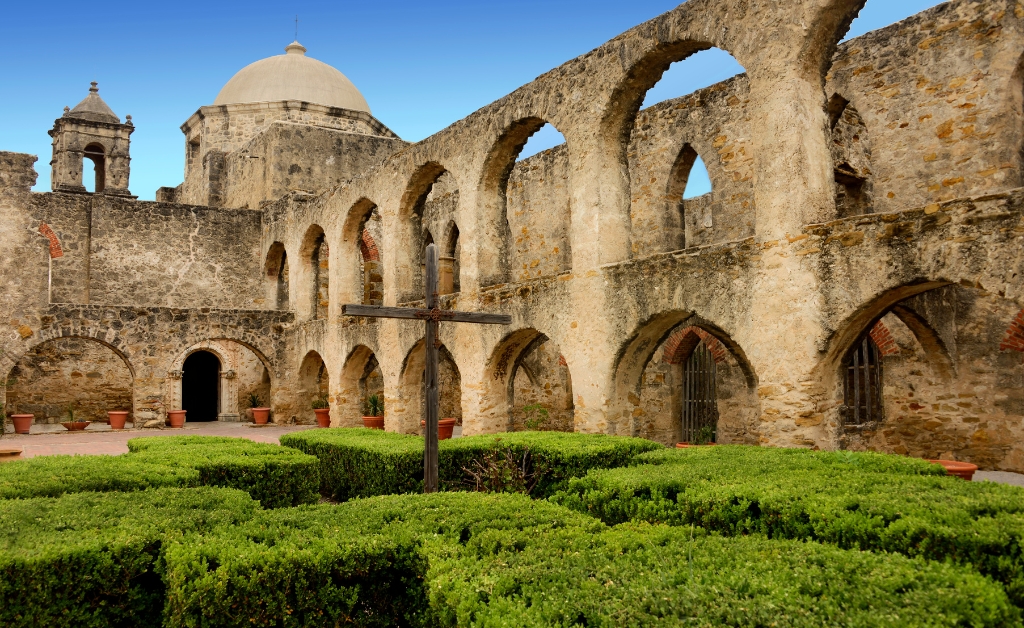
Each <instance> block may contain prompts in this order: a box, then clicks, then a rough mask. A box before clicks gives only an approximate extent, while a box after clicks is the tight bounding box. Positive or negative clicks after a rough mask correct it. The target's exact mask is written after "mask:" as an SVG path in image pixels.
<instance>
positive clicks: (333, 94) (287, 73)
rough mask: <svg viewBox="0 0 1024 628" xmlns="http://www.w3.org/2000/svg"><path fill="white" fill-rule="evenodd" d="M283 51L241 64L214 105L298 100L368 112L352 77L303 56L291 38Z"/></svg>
mask: <svg viewBox="0 0 1024 628" xmlns="http://www.w3.org/2000/svg"><path fill="white" fill-rule="evenodd" d="M284 50H285V53H286V54H283V55H277V56H274V57H268V58H266V59H262V60H260V61H257V62H255V63H250V64H249V65H247V66H245V67H244V68H242V69H241V70H240V71H239V72H238V73H237V74H235V75H234V76H233V77H231V80H230V81H228V82H227V84H226V85H225V86H224V88H223V89H221V90H220V93H219V94H217V99H216V100H214V101H213V104H214V105H233V104H241V103H255V102H276V101H281V100H301V101H303V102H308V103H313V104H317V105H324V106H327V107H340V108H342V109H351V110H353V111H363V112H365V113H370V106H369V105H368V104H367V103H366V99H365V98H363V95H362V94H361V93H359V90H358V89H356V86H355V85H353V84H352V81H350V80H348V77H346V76H345V75H344V74H342V73H341V72H339V71H338V70H336V69H334V68H332V67H331V66H329V65H327V64H326V63H324V62H322V61H317V60H316V59H313V58H311V57H307V56H306V48H305V47H304V46H303V45H302V44H300V43H299V42H297V41H293V42H292V43H291V44H289V45H288V47H286V48H285V49H284Z"/></svg>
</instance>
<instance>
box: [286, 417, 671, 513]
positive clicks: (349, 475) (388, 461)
mask: <svg viewBox="0 0 1024 628" xmlns="http://www.w3.org/2000/svg"><path fill="white" fill-rule="evenodd" d="M281 444H282V445H285V446H287V447H294V448H296V449H299V450H300V451H303V452H305V453H308V454H312V455H314V456H316V457H317V458H318V459H319V460H320V482H321V486H320V491H321V493H322V494H324V495H327V496H330V497H332V498H333V499H336V500H338V501H344V500H347V499H352V498H355V497H371V496H374V495H389V494H398V493H419V492H422V491H423V438H422V437H420V436H409V435H403V434H395V433H393V432H383V431H381V430H368V429H364V428H333V429H323V430H311V431H307V432H296V433H293V434H286V435H285V436H282V437H281ZM499 448H504V449H507V450H508V451H509V452H510V455H512V456H513V457H515V458H521V457H522V456H523V455H524V454H525V453H526V450H527V449H529V456H528V457H529V462H530V464H529V467H528V468H527V469H526V473H525V474H526V475H529V476H532V477H533V480H534V481H535V486H534V488H533V492H532V494H533V495H535V496H540V497H547V496H549V495H551V494H553V493H554V492H555V491H557V490H560V489H561V488H564V486H565V483H566V482H567V481H568V480H569V479H570V478H574V477H581V476H583V475H585V474H586V472H587V471H589V470H590V469H603V468H609V467H615V466H622V465H626V464H629V462H630V461H631V460H632V459H633V457H635V456H636V455H637V454H640V453H643V452H646V451H652V450H655V449H663V447H662V446H661V445H659V444H657V443H653V442H651V441H647V440H643V439H639V438H625V437H614V436H604V435H599V434H566V433H561V432H518V433H509V434H495V435H487V436H471V437H467V438H457V439H452V440H445V441H441V442H440V444H439V448H438V468H439V472H438V480H439V486H440V488H441V490H445V491H457V490H465V489H467V488H473V478H472V477H471V476H469V475H468V474H467V472H466V471H465V470H466V469H473V468H475V465H474V462H475V461H483V460H484V457H485V456H486V455H487V453H488V452H491V451H494V450H496V449H499Z"/></svg>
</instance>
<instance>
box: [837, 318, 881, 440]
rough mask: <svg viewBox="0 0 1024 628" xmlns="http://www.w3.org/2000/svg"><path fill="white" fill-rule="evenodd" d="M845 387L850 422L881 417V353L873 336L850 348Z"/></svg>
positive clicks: (860, 421)
mask: <svg viewBox="0 0 1024 628" xmlns="http://www.w3.org/2000/svg"><path fill="white" fill-rule="evenodd" d="M844 388H845V393H844V397H845V401H844V403H845V405H846V408H847V410H846V417H845V421H846V424H847V425H863V424H865V423H871V422H875V421H881V420H882V417H883V414H882V354H881V352H880V351H879V350H878V345H876V344H875V341H874V340H872V339H871V337H870V336H867V335H865V336H864V338H862V339H861V341H860V342H859V343H858V344H857V345H856V346H855V347H854V348H853V350H852V351H850V355H849V357H848V358H847V359H846V378H845V386H844Z"/></svg>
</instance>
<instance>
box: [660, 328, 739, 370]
mask: <svg viewBox="0 0 1024 628" xmlns="http://www.w3.org/2000/svg"><path fill="white" fill-rule="evenodd" d="M701 340H703V341H704V344H705V345H707V347H708V350H710V351H711V356H712V357H714V359H715V364H721V363H722V362H725V357H726V354H727V353H728V350H727V349H726V348H725V345H723V344H722V342H721V341H720V340H719V339H718V338H715V337H714V336H712V335H711V334H709V333H708V332H706V331H704V330H703V329H701V328H700V327H695V326H691V327H687V328H685V329H681V330H679V331H677V332H676V333H674V334H672V335H671V336H670V337H669V339H668V340H667V341H666V345H665V356H664V358H662V359H663V361H664V362H665V363H666V364H682V363H683V362H685V361H686V360H687V359H688V358H689V357H690V354H691V353H693V350H694V349H696V348H697V345H699V344H700V341H701Z"/></svg>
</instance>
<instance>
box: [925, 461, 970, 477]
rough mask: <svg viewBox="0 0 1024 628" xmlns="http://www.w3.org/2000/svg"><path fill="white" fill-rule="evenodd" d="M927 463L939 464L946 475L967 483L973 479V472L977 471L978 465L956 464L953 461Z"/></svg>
mask: <svg viewBox="0 0 1024 628" xmlns="http://www.w3.org/2000/svg"><path fill="white" fill-rule="evenodd" d="M928 462H932V463H934V464H941V465H942V466H943V467H945V468H946V473H948V474H950V475H955V476H956V477H958V478H962V479H964V480H967V481H968V482H970V481H971V480H973V479H974V472H975V471H977V470H978V465H976V464H971V463H969V462H956V461H955V460H929V461H928Z"/></svg>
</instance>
